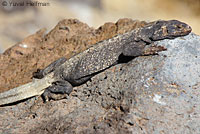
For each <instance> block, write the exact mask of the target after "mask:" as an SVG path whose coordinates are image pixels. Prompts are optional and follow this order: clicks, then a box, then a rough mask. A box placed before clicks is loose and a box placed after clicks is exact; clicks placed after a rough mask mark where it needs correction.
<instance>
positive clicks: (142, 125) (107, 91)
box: [0, 33, 200, 134]
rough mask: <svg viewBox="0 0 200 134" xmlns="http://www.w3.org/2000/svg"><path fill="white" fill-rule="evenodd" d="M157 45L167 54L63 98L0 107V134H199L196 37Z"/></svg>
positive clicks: (122, 68)
mask: <svg viewBox="0 0 200 134" xmlns="http://www.w3.org/2000/svg"><path fill="white" fill-rule="evenodd" d="M156 43H157V44H159V45H163V46H165V47H166V48H167V49H168V50H167V51H165V52H161V53H159V55H155V56H143V57H137V58H135V59H133V60H132V61H130V62H129V63H125V64H120V65H117V66H114V67H111V68H109V69H108V70H106V71H104V72H102V73H100V74H98V75H96V76H94V77H93V78H92V80H91V81H88V82H87V83H86V84H83V85H81V86H79V87H76V88H74V91H73V93H72V94H71V96H69V98H68V99H66V100H61V101H51V102H48V103H46V104H42V103H41V104H34V106H33V102H34V100H35V98H33V99H31V100H28V101H26V102H23V103H20V104H17V105H15V106H10V107H2V108H0V113H1V114H0V124H1V125H0V133H20V132H23V133H44V134H45V133H67V134H68V133H136V134H137V133H138V134H141V133H150V134H159V133H166V134H168V133H183V134H192V133H194V134H197V133H200V66H199V63H200V58H199V57H200V37H199V36H197V35H195V34H193V33H191V34H189V35H188V36H185V37H180V38H177V39H174V40H162V41H159V42H156ZM33 107H34V108H33Z"/></svg>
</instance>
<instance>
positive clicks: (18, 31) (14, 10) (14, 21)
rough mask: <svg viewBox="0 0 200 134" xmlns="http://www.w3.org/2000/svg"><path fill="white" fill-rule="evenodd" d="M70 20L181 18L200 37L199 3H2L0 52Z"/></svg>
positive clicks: (188, 0) (85, 0) (21, 0)
mask: <svg viewBox="0 0 200 134" xmlns="http://www.w3.org/2000/svg"><path fill="white" fill-rule="evenodd" d="M67 18H77V19H79V20H80V21H82V22H85V23H87V24H88V25H89V26H91V27H94V28H97V27H99V26H100V25H103V24H104V23H105V22H116V21H117V20H118V19H119V18H132V19H137V20H145V21H154V20H158V19H165V20H169V19H178V20H180V21H183V22H186V23H187V24H189V25H190V26H192V28H193V32H194V33H196V34H199V35H200V0H0V53H2V52H3V51H4V50H5V49H7V48H8V47H10V46H12V45H14V44H16V43H17V42H19V41H21V40H22V39H23V38H25V37H27V36H28V35H31V34H33V33H35V32H36V31H38V30H39V29H41V28H47V30H48V31H50V30H51V29H52V28H53V27H54V26H55V25H56V24H57V23H58V22H59V21H60V20H62V19H67Z"/></svg>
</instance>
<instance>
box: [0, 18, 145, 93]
mask: <svg viewBox="0 0 200 134" xmlns="http://www.w3.org/2000/svg"><path fill="white" fill-rule="evenodd" d="M145 24H147V23H146V22H144V21H134V20H132V19H120V20H118V21H117V22H116V23H111V22H110V23H106V24H104V25H103V26H101V27H99V28H98V29H96V30H95V29H94V28H91V27H89V26H88V25H87V24H85V23H82V22H80V21H78V20H76V19H66V20H63V21H60V22H59V23H58V25H57V26H56V27H55V28H54V29H53V30H51V31H50V32H49V33H47V34H45V29H42V30H40V31H38V32H37V33H36V34H34V35H31V36H29V37H27V38H25V39H24V40H23V41H22V42H20V43H18V44H16V45H15V46H13V47H11V48H10V49H8V50H6V51H5V52H4V53H3V54H0V81H1V82H0V92H3V91H6V90H8V89H11V88H14V87H17V86H20V85H23V84H25V83H28V82H30V81H31V80H32V79H31V78H32V74H33V72H36V70H37V69H39V68H40V69H42V68H44V67H46V66H47V65H48V64H50V63H51V62H53V61H55V60H56V59H58V58H60V57H66V58H70V57H72V56H73V55H75V54H77V53H80V52H82V51H84V50H85V49H87V48H88V47H89V46H90V45H92V44H95V43H96V42H99V41H101V40H105V39H108V38H111V37H113V36H115V35H116V34H119V33H125V32H127V31H130V30H132V29H135V28H137V27H142V26H144V25H145Z"/></svg>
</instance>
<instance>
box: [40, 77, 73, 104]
mask: <svg viewBox="0 0 200 134" xmlns="http://www.w3.org/2000/svg"><path fill="white" fill-rule="evenodd" d="M72 89H73V87H72V85H71V84H70V83H69V82H68V81H56V82H53V83H52V85H51V86H49V87H48V88H46V89H45V91H44V93H43V94H42V98H43V99H44V101H49V100H60V99H64V98H67V96H68V95H69V94H70V93H71V92H72Z"/></svg>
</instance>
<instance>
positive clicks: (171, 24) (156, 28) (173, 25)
mask: <svg viewBox="0 0 200 134" xmlns="http://www.w3.org/2000/svg"><path fill="white" fill-rule="evenodd" d="M191 31H192V28H191V27H190V26H189V25H187V24H185V23H183V22H180V21H178V20H170V21H156V22H155V23H154V25H153V36H152V39H153V40H160V39H166V38H168V39H173V38H175V37H179V36H184V35H188V34H189V33H190V32H191Z"/></svg>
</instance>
